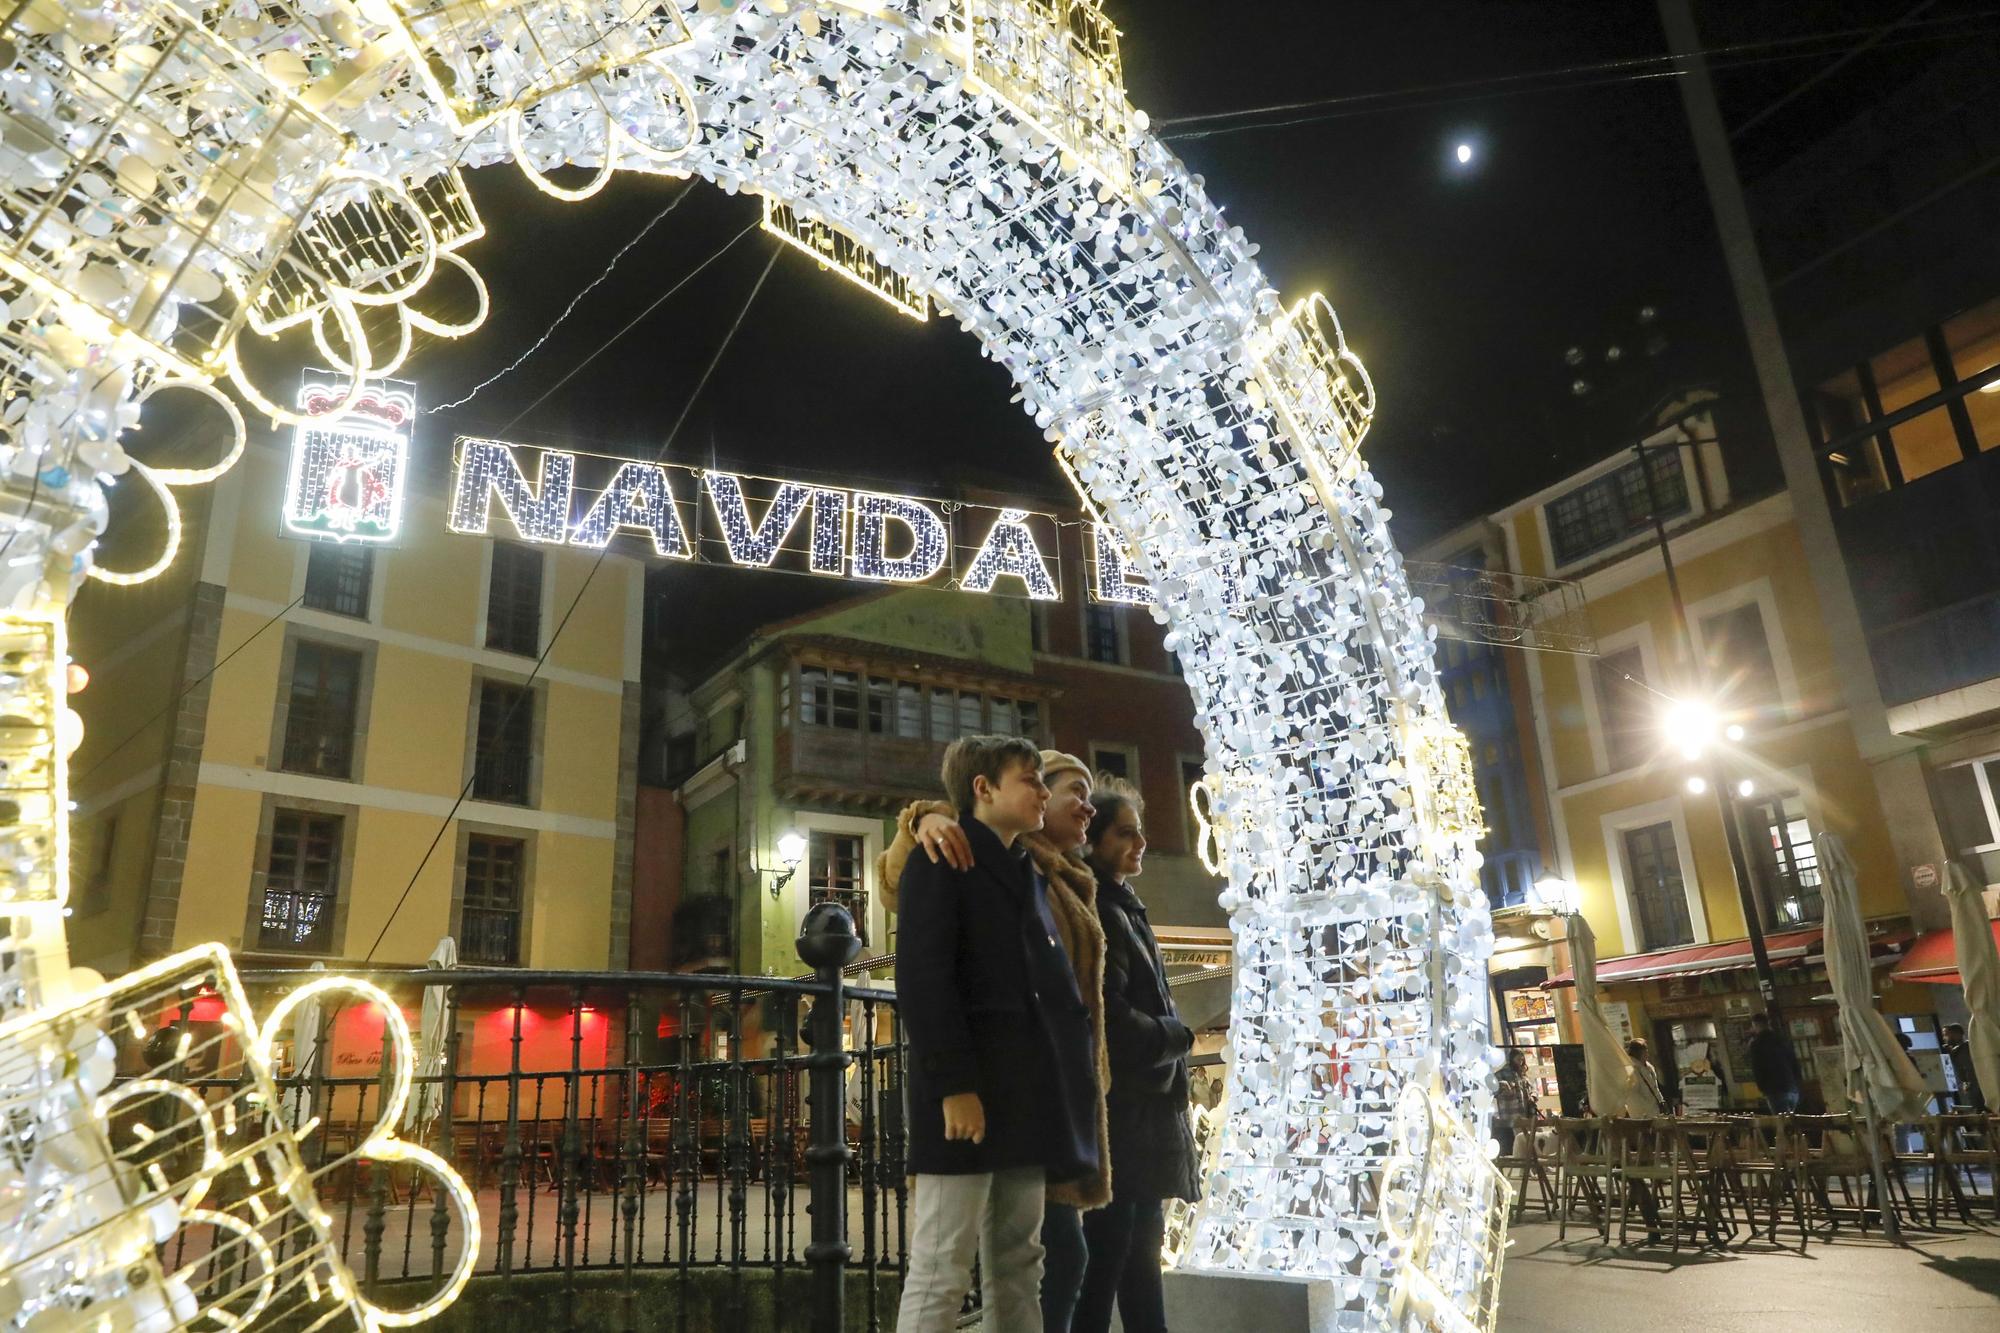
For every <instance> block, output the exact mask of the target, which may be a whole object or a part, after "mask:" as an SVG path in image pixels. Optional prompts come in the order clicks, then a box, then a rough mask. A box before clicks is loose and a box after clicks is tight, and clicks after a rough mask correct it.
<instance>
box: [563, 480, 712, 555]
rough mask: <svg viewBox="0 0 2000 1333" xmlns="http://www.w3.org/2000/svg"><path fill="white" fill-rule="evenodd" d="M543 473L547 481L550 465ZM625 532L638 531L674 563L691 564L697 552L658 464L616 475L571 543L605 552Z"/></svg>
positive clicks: (579, 526)
mask: <svg viewBox="0 0 2000 1333" xmlns="http://www.w3.org/2000/svg"><path fill="white" fill-rule="evenodd" d="M559 456H560V457H564V458H567V457H569V455H567V454H563V455H559ZM542 469H543V470H542V475H543V477H544V478H546V477H547V476H548V464H547V462H546V461H544V463H543V464H542ZM544 484H545V485H546V482H544ZM621 528H635V529H637V530H638V531H640V532H643V533H645V534H646V535H647V536H648V537H650V538H652V541H653V554H654V555H658V556H665V557H666V558H668V559H670V560H689V559H692V558H693V556H694V548H693V547H692V546H690V545H688V538H687V530H686V529H685V528H684V527H682V526H681V516H680V510H679V508H678V507H677V506H676V505H675V504H674V493H673V488H672V487H670V486H668V485H667V473H666V470H665V469H664V468H661V467H659V466H658V465H656V464H653V463H626V464H625V465H624V466H622V467H620V468H619V469H618V471H617V472H616V473H614V474H612V477H611V484H610V485H609V486H606V487H605V488H604V493H603V494H602V495H599V496H598V497H597V503H595V504H593V505H592V506H591V507H590V509H589V511H588V512H586V513H585V514H584V516H583V517H582V518H581V519H580V520H578V522H577V525H576V528H575V530H574V531H572V532H571V533H570V535H569V542H570V545H572V546H587V547H590V548H591V549H592V550H597V549H601V548H602V547H604V546H606V545H608V544H609V543H610V541H611V538H612V535H613V534H615V533H616V532H618V531H619V530H620V529H621Z"/></svg>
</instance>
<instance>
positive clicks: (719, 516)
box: [701, 472, 826, 569]
mask: <svg viewBox="0 0 2000 1333" xmlns="http://www.w3.org/2000/svg"><path fill="white" fill-rule="evenodd" d="M701 481H702V489H704V490H706V491H707V492H708V502H709V504H710V505H712V506H713V507H714V509H715V518H716V521H717V522H719V523H720V524H722V540H723V542H724V544H725V545H727V546H728V548H729V559H730V561H731V562H732V563H734V564H738V565H749V566H752V567H753V568H757V569H767V568H769V567H770V564H771V562H772V561H773V560H776V559H777V558H778V549H779V547H780V546H782V545H783V544H784V541H785V538H786V537H788V536H790V535H791V531H792V528H793V526H794V525H795V524H796V523H797V522H798V521H799V515H800V514H801V513H803V512H804V511H805V507H806V505H807V503H808V502H809V501H814V495H813V492H812V491H811V490H809V489H808V488H806V487H804V486H801V485H799V484H798V483H797V482H795V481H787V482H781V483H779V485H778V489H777V492H776V493H775V494H773V495H772V496H771V499H770V501H769V503H767V504H766V505H765V508H764V517H763V519H762V521H760V522H758V523H756V524H752V523H751V522H750V507H749V502H748V501H746V500H745V499H744V498H743V479H742V478H741V477H739V476H736V475H735V474H734V473H730V472H704V473H703V474H702V478H701ZM821 494H822V495H824V494H826V493H825V492H821ZM815 508H816V509H817V505H816V504H815ZM815 517H817V513H815ZM813 554H814V556H815V564H817V563H818V557H819V555H820V545H819V543H818V542H817V541H815V542H814V543H813Z"/></svg>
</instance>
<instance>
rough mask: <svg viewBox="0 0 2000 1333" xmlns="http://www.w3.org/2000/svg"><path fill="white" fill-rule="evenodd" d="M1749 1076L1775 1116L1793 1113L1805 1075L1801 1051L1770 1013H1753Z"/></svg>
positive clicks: (1765, 1105) (1766, 1107) (1751, 1019)
mask: <svg viewBox="0 0 2000 1333" xmlns="http://www.w3.org/2000/svg"><path fill="white" fill-rule="evenodd" d="M1750 1077H1752V1078H1754V1079H1756V1080H1757V1090H1758V1091H1759V1092H1761V1093H1763V1095H1764V1107H1765V1109H1766V1110H1768V1111H1769V1112H1770V1113H1771V1114H1772V1115H1791V1114H1792V1113H1793V1112H1795V1111H1797V1110H1798V1109H1799V1093H1800V1088H1801V1085H1802V1083H1803V1082H1804V1080H1803V1078H1802V1077H1801V1075H1800V1072H1799V1057H1798V1053H1797V1052H1795V1051H1794V1050H1793V1049H1792V1043H1791V1042H1789V1041H1787V1040H1786V1039H1785V1034H1784V1033H1782V1032H1780V1031H1778V1029H1777V1027H1776V1025H1774V1024H1773V1023H1772V1022H1771V1016H1770V1015H1769V1014H1752V1015H1751V1016H1750Z"/></svg>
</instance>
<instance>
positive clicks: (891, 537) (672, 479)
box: [446, 437, 1153, 605]
mask: <svg viewBox="0 0 2000 1333" xmlns="http://www.w3.org/2000/svg"><path fill="white" fill-rule="evenodd" d="M496 509H497V510H499V512H500V513H501V514H502V515H504V516H505V519H506V521H507V523H508V524H509V525H510V526H511V527H512V528H513V530H514V533H515V534H516V535H517V536H519V537H520V538H521V539H522V540H524V541H529V542H537V543H543V544H548V545H563V546H579V547H584V548H587V549H592V550H602V549H604V548H605V547H606V546H608V545H609V544H610V543H611V542H612V541H613V540H614V539H616V538H621V537H623V538H629V539H633V540H635V541H637V542H639V543H641V544H642V549H643V550H645V551H646V552H648V553H650V554H651V555H654V556H657V557H659V558H662V559H667V560H703V561H709V562H712V563H721V564H731V565H738V566H741V567H744V568H748V569H778V570H785V571H789V572H792V573H801V574H818V575H822V576H826V577H831V578H851V579H862V580H866V581H869V582H879V583H904V584H934V585H937V586H941V587H947V586H948V587H955V588H958V589H961V590H963V591H965V592H977V593H995V592H1004V593H1011V594H1014V595H1025V596H1028V597H1031V598H1034V599H1036V600H1038V601H1055V600H1057V599H1059V598H1060V597H1061V596H1062V592H1061V586H1062V581H1061V578H1060V577H1059V576H1060V570H1061V566H1060V559H1061V557H1060V548H1059V546H1058V544H1057V533H1058V530H1059V526H1060V520H1058V519H1057V518H1056V516H1055V515H1053V514H1045V513H1038V512H1035V511H1032V510H1027V509H1007V508H999V507H995V506H991V505H979V504H967V503H963V502H959V501H950V500H927V499H921V498H919V497H916V496H911V495H894V494H885V493H882V492H879V491H864V490H847V489H843V488H840V487H833V486H825V485H822V484H819V483H817V482H812V483H808V482H799V481H783V480H779V479H776V478H771V477H756V476H750V475H746V474H744V473H737V472H723V471H719V470H717V469H714V468H695V467H685V466H682V465H679V464H673V463H647V462H641V461H638V460H636V459H629V458H609V457H604V456H601V455H597V454H586V453H576V452H571V451H568V450H561V449H539V448H534V447H531V446H528V445H519V444H509V443H507V442H505V441H502V440H486V439H476V438H471V437H461V438H460V439H459V441H458V445H457V449H456V451H455V457H454V458H453V482H452V493H451V506H450V511H449V514H448V516H447V519H446V521H447V523H448V524H449V526H450V528H451V530H452V531H453V532H462V533H468V534H472V535H485V534H486V533H488V532H489V531H491V529H492V525H493V523H494V521H495V510H496ZM1091 551H1092V559H1091V562H1090V563H1091V565H1092V567H1093V569H1092V572H1093V576H1094V577H1093V578H1092V581H1091V582H1092V588H1091V591H1092V593H1093V595H1095V596H1096V597H1097V598H1098V599H1099V600H1101V601H1112V602H1124V603H1129V604H1133V605H1147V604H1150V603H1151V602H1152V601H1153V591H1152V589H1151V588H1149V587H1148V586H1146V585H1145V584H1144V583H1140V582H1135V581H1134V574H1133V572H1132V570H1131V568H1130V566H1129V563H1128V562H1127V560H1126V558H1125V550H1124V545H1123V543H1122V542H1121V541H1120V540H1119V539H1118V538H1117V536H1116V535H1115V534H1113V533H1112V532H1111V531H1109V530H1108V529H1105V528H1103V527H1101V526H1100V527H1098V528H1097V529H1096V531H1095V532H1094V533H1093V540H1092V541H1091Z"/></svg>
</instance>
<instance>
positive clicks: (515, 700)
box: [472, 680, 535, 805]
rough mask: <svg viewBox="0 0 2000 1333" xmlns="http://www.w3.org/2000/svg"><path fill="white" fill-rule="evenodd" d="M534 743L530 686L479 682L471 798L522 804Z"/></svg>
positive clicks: (525, 796)
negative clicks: (477, 719)
mask: <svg viewBox="0 0 2000 1333" xmlns="http://www.w3.org/2000/svg"><path fill="white" fill-rule="evenodd" d="M534 744H535V692H534V687H532V686H529V685H511V684H508V683H507V682H505V681H498V680H483V681H481V682H479V721H478V726H477V727H476V729H475V731H474V739H473V746H474V748H473V754H472V795H473V799H475V800H480V801H504V802H506V803H507V804H509V805H526V804H527V803H528V793H529V772H530V768H531V766H532V765H533V763H534Z"/></svg>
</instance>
